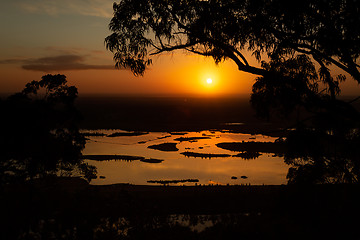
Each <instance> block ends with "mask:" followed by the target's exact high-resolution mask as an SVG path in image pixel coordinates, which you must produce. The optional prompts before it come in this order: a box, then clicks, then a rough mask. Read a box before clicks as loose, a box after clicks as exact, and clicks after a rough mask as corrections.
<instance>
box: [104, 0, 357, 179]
mask: <svg viewBox="0 0 360 240" xmlns="http://www.w3.org/2000/svg"><path fill="white" fill-rule="evenodd" d="M113 7H114V17H113V18H112V20H111V22H110V25H109V29H110V30H111V31H112V34H111V35H110V36H108V37H107V38H106V39H105V44H106V47H107V49H108V50H110V51H111V52H113V53H114V60H115V62H116V67H118V68H128V69H130V70H131V71H132V72H133V73H134V74H135V75H142V74H143V73H144V72H145V70H146V67H147V66H149V65H150V64H151V63H152V59H151V56H153V55H158V54H161V53H164V52H171V51H175V50H179V49H182V50H185V51H187V52H190V53H194V54H199V55H202V56H206V57H212V58H213V59H214V61H215V63H220V62H222V61H224V60H227V59H230V60H232V61H233V62H234V63H235V64H236V65H237V67H238V69H239V70H240V71H245V72H248V73H252V74H256V75H259V77H258V78H257V79H256V82H255V84H254V86H253V93H252V96H251V103H252V105H253V106H254V107H255V108H256V110H257V114H258V115H259V117H264V118H270V117H271V115H273V114H277V115H282V116H288V115H290V114H293V113H301V112H304V110H306V111H307V112H308V113H310V114H308V115H307V117H308V118H307V119H306V120H304V119H302V120H301V119H300V118H299V119H298V120H299V125H298V126H297V128H298V129H297V131H294V132H292V133H291V135H290V136H289V138H288V139H287V140H286V143H287V145H288V147H289V149H291V150H289V151H288V155H287V156H286V162H287V163H289V164H291V165H292V166H293V167H292V168H291V170H290V172H289V175H288V177H289V181H290V182H298V180H296V179H298V178H297V174H299V176H300V175H301V176H302V175H304V174H305V173H310V172H311V173H310V175H311V176H316V177H315V178H316V180H315V179H313V178H312V179H313V180H314V181H313V180H311V181H308V182H313V183H314V182H358V177H357V176H358V174H357V172H358V163H357V162H358V161H359V159H358V156H359V155H358V151H357V150H356V148H355V149H353V146H357V144H358V141H359V140H358V139H359V126H360V124H359V122H360V120H359V119H360V117H359V116H360V114H359V112H358V111H357V110H356V109H355V108H354V107H353V106H352V105H351V104H349V103H347V102H344V101H340V100H338V99H337V95H338V94H339V93H340V87H339V83H340V82H341V81H345V80H346V77H345V76H344V75H343V74H338V72H339V71H337V70H340V71H342V72H345V73H347V74H349V75H350V76H351V77H352V78H353V79H354V80H355V81H357V82H358V83H360V71H359V70H360V65H359V60H360V59H359V57H360V28H359V27H358V26H359V25H360V18H359V15H360V4H359V3H358V1H356V0H329V1H325V0H321V1H312V0H302V1H296V2H294V1H285V0H256V1H254V0H236V1H235V0H207V1H199V0H186V1H178V0H146V1H137V0H121V1H120V3H118V4H117V3H114V6H113ZM250 54H251V56H252V57H253V58H255V59H256V60H257V61H258V62H259V63H261V64H260V67H259V66H258V65H259V64H258V65H251V64H250V63H251V61H249V58H250ZM334 72H337V73H334ZM300 120H301V121H300ZM300 123H301V124H300ZM300 126H301V128H299V127H300ZM305 136H306V137H305ZM308 138H311V139H312V141H315V140H316V143H318V144H315V143H314V144H312V145H311V144H310V143H311V142H312V141H306V140H305V139H308ZM299 141H305V142H303V143H301V144H299ZM329 141H330V142H329ZM326 143H329V145H326ZM305 145H306V146H305ZM318 145H319V146H318ZM325 145H326V146H325ZM314 146H318V147H316V148H314ZM308 148H311V149H316V151H308V150H309V149H308ZM329 149H337V150H336V152H331V151H329ZM349 151H355V152H356V154H353V155H351V154H348V152H349ZM330 153H331V154H330ZM330 155H331V156H330ZM350 155H351V156H350ZM319 156H321V157H319ZM300 159H301V160H300ZM340 159H341V160H340ZM299 161H302V162H303V163H302V164H300V163H299ZM330 162H331V163H330ZM319 171H320V172H319ZM321 171H325V172H327V173H325V172H321ZM329 171H332V172H331V173H329ZM334 171H335V172H334ZM340 172H341V173H340ZM350 173H351V174H350ZM341 174H344V176H340V175H341ZM349 174H350V175H351V177H350V176H349ZM345 175H346V176H345ZM330 179H331V180H330Z"/></svg>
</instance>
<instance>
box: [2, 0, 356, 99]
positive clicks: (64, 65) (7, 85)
mask: <svg viewBox="0 0 360 240" xmlns="http://www.w3.org/2000/svg"><path fill="white" fill-rule="evenodd" d="M113 2H114V1H113V0H63V1H48V0H33V1H30V0H12V1H2V2H0V26H1V29H2V30H1V32H0V52H1V57H0V71H1V74H0V94H4V93H14V92H17V91H20V90H21V89H23V87H24V86H25V84H26V83H28V82H30V81H32V80H39V79H40V78H41V76H43V75H44V74H47V73H51V74H57V73H60V74H64V75H66V76H67V80H68V82H69V84H70V85H74V86H76V87H77V88H78V90H79V93H80V95H81V94H128V95H129V94H130V95H139V94H140V95H143V94H145V95H184V94H191V95H201V96H202V95H206V96H209V95H211V96H214V95H215V96H217V95H234V94H239V95H250V92H251V87H252V84H253V83H254V80H255V78H256V76H255V75H251V74H247V73H243V72H239V71H238V70H237V67H236V65H235V64H233V63H232V62H230V61H228V62H224V63H220V64H219V65H218V66H216V65H215V63H214V62H213V60H212V59H211V58H203V57H200V56H194V55H190V54H184V53H183V52H176V53H174V54H168V55H161V56H159V57H158V58H156V59H155V61H154V62H153V66H152V67H151V69H150V70H148V71H147V72H146V73H145V75H144V76H143V77H134V76H133V74H132V73H131V72H130V71H128V70H115V69H114V62H113V60H112V54H111V53H110V52H108V51H106V49H105V46H104V38H105V37H106V36H107V35H108V34H109V31H108V24H109V22H110V19H111V17H112V12H113V10H112V4H113ZM208 78H211V79H212V80H213V82H212V84H207V82H206V81H207V79H208ZM341 87H342V94H343V95H356V94H358V93H359V92H360V87H359V85H358V84H357V83H356V82H355V81H354V80H352V79H351V78H350V77H348V80H347V81H346V83H345V85H344V86H341Z"/></svg>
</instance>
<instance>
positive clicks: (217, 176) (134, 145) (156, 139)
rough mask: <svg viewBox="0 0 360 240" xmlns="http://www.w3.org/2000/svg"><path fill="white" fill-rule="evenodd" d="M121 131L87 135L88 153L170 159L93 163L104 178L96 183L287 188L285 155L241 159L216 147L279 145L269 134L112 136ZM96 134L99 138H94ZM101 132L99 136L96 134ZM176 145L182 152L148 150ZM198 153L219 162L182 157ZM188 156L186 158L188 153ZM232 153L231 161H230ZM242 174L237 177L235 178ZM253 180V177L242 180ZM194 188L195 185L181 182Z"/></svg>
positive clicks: (209, 133)
mask: <svg viewBox="0 0 360 240" xmlns="http://www.w3.org/2000/svg"><path fill="white" fill-rule="evenodd" d="M115 132H116V133H121V131H120V130H94V131H87V133H90V134H88V136H87V137H88V140H87V143H86V147H85V150H84V152H83V154H84V155H128V156H141V158H144V159H161V160H164V161H162V162H159V163H157V164H149V162H147V163H146V162H141V161H137V160H136V161H131V162H129V161H128V162H125V161H96V160H88V162H89V163H91V164H92V165H94V166H96V167H97V170H98V173H99V176H104V177H103V178H101V179H100V178H98V179H95V180H93V181H92V182H91V183H92V184H96V185H99V184H100V185H101V184H114V183H130V184H140V185H141V184H146V185H147V184H149V183H148V181H149V180H154V179H156V180H177V179H199V182H198V184H253V185H254V184H255V185H261V184H267V185H272V184H285V183H286V174H287V171H288V166H287V165H286V164H285V163H284V160H283V158H282V157H276V156H275V157H274V156H272V154H270V153H262V154H258V155H256V159H255V157H253V158H245V159H247V160H244V158H243V155H244V156H246V154H240V155H236V154H234V152H231V151H229V150H226V149H221V148H218V147H217V146H216V144H218V143H221V142H242V141H244V142H248V141H259V142H274V141H275V140H276V138H274V137H268V136H263V135H250V134H240V133H231V132H220V131H201V132H182V133H175V134H172V133H167V132H150V133H148V134H145V135H133V136H126V134H119V137H107V136H108V135H111V134H113V133H115ZM91 133H93V134H91ZM95 133H96V134H95ZM166 143H171V145H172V146H173V147H174V146H176V148H177V149H178V151H161V149H160V150H159V149H153V147H152V148H148V147H151V146H154V145H161V144H166ZM184 152H193V153H196V154H195V155H198V154H200V156H201V154H205V155H206V154H213V155H214V156H217V157H216V158H211V159H209V158H194V157H193V156H188V157H187V156H184V155H182V154H181V153H184ZM185 155H186V154H185ZM229 155H230V157H229ZM233 176H236V177H237V178H236V179H234V178H232V177H233ZM241 176H247V177H248V178H241ZM179 184H181V185H194V183H179Z"/></svg>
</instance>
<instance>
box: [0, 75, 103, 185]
mask: <svg viewBox="0 0 360 240" xmlns="http://www.w3.org/2000/svg"><path fill="white" fill-rule="evenodd" d="M66 83H67V81H66V77H65V76H64V75H45V76H43V77H42V79H41V80H40V81H32V82H30V83H28V84H27V85H26V87H25V88H24V90H22V91H21V92H19V93H16V94H14V95H11V96H9V97H8V98H7V99H6V100H3V101H1V102H0V104H1V105H0V109H1V115H2V117H1V120H0V121H1V123H0V128H1V129H0V132H1V135H0V146H1V154H0V181H1V184H7V183H13V182H23V181H26V180H30V179H34V178H43V177H46V176H49V175H61V176H71V175H74V174H75V175H82V176H84V177H85V178H86V179H88V180H90V179H92V178H94V177H96V169H95V168H94V167H92V166H89V165H88V164H86V163H84V161H83V160H82V159H80V156H81V151H82V149H83V148H84V146H85V138H84V136H83V135H82V134H81V133H80V132H79V129H78V127H77V124H78V122H79V120H80V115H79V113H78V111H77V110H76V108H75V107H74V100H75V99H76V97H77V89H76V88H75V87H72V86H67V84H66Z"/></svg>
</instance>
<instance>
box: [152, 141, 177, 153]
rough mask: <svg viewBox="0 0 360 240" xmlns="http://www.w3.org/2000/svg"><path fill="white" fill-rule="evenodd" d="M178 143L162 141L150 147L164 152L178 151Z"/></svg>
mask: <svg viewBox="0 0 360 240" xmlns="http://www.w3.org/2000/svg"><path fill="white" fill-rule="evenodd" d="M176 145H177V143H161V144H156V145H151V146H148V148H150V149H155V150H159V151H164V152H177V151H179V149H178V148H177V147H176Z"/></svg>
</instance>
